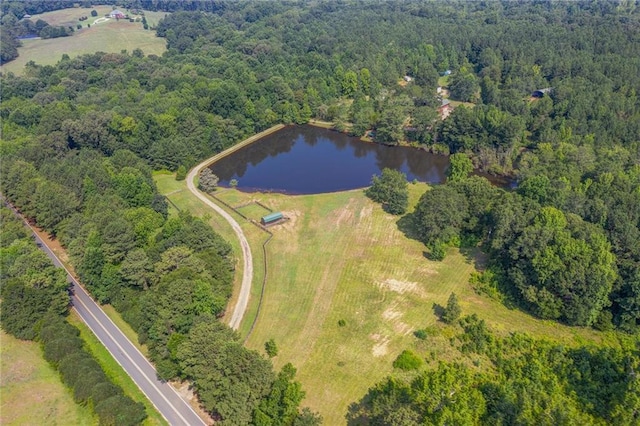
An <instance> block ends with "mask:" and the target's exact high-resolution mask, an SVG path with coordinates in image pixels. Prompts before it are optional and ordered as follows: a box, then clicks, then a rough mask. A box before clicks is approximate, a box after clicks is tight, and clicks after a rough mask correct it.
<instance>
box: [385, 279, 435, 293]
mask: <svg viewBox="0 0 640 426" xmlns="http://www.w3.org/2000/svg"><path fill="white" fill-rule="evenodd" d="M376 284H377V285H378V287H379V288H380V289H381V290H383V291H384V290H386V291H392V292H394V293H398V294H405V293H413V294H416V295H418V296H421V297H424V295H425V293H424V290H422V288H421V287H420V284H418V283H414V282H410V281H400V280H396V279H394V278H388V279H386V280H384V281H382V282H378V283H376Z"/></svg>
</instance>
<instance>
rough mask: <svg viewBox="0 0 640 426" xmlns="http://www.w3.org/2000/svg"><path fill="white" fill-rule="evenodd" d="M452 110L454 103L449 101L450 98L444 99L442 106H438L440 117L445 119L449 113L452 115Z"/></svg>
mask: <svg viewBox="0 0 640 426" xmlns="http://www.w3.org/2000/svg"><path fill="white" fill-rule="evenodd" d="M452 111H453V105H451V102H449V99H443V100H442V102H441V103H440V106H439V107H438V114H439V115H440V118H441V119H442V120H444V119H445V118H447V117H448V116H449V115H451V112H452Z"/></svg>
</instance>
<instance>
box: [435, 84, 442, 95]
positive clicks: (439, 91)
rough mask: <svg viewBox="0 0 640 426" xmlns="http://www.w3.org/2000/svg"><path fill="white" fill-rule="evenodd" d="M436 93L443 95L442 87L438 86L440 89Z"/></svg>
mask: <svg viewBox="0 0 640 426" xmlns="http://www.w3.org/2000/svg"><path fill="white" fill-rule="evenodd" d="M436 93H437V94H438V95H439V94H441V93H442V87H440V86H438V87H437V88H436Z"/></svg>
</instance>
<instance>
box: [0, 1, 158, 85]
mask: <svg viewBox="0 0 640 426" xmlns="http://www.w3.org/2000/svg"><path fill="white" fill-rule="evenodd" d="M93 9H95V10H96V11H97V12H98V16H96V17H92V16H91V10H93ZM111 10H112V8H111V7H110V6H95V7H93V8H72V9H62V10H56V11H53V12H47V13H43V14H40V15H34V16H32V17H31V20H32V21H33V22H36V21H37V20H38V19H42V20H44V21H46V22H48V23H49V24H50V25H56V26H60V25H62V26H65V27H68V26H71V27H73V29H74V30H75V33H74V34H73V35H71V36H69V37H60V38H53V39H47V40H43V39H29V40H22V47H19V48H18V53H19V55H20V56H18V58H16V59H15V60H13V61H11V62H9V63H7V64H4V65H2V67H0V71H2V72H3V73H6V72H13V73H14V74H16V75H21V74H22V73H23V72H24V66H25V65H26V63H27V62H29V61H34V62H35V63H37V64H40V65H54V64H56V63H57V62H58V61H59V60H60V58H61V57H62V55H63V54H65V53H66V54H67V55H69V56H70V57H75V56H78V55H82V54H86V53H95V52H107V53H120V52H121V51H122V50H126V51H128V52H129V53H131V52H132V51H133V50H134V49H136V48H140V49H142V51H143V52H144V53H145V55H149V54H155V55H162V53H164V51H165V50H166V40H165V39H164V38H159V37H156V33H155V31H152V30H145V29H144V28H143V27H142V23H140V22H129V21H128V20H124V19H121V20H119V21H116V20H115V19H109V20H106V21H105V20H104V15H105V14H108V13H109V12H111ZM121 10H122V9H121ZM125 11H126V10H123V12H125ZM147 15H148V16H147V21H148V22H149V24H150V25H157V22H158V21H159V19H160V18H162V17H164V15H165V14H164V13H161V12H147ZM81 16H86V17H87V18H88V19H87V20H86V21H82V22H81V21H79V20H78V19H79V18H80V17H81ZM96 20H99V21H98V23H96V22H95V21H96ZM77 24H82V29H81V30H78V29H76V25H77ZM87 25H91V28H88V27H87Z"/></svg>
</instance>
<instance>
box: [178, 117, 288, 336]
mask: <svg viewBox="0 0 640 426" xmlns="http://www.w3.org/2000/svg"><path fill="white" fill-rule="evenodd" d="M283 127H284V125H283V124H277V125H275V126H273V127H271V128H269V129H267V130H265V131H262V132H260V133H258V134H255V135H253V136H251V137H250V138H248V139H245V140H244V141H242V142H240V143H239V144H236V145H234V146H232V147H231V148H229V149H227V150H226V151H223V152H221V153H220V154H217V155H215V156H213V157H211V158H209V159H207V160H205V161H203V162H202V163H200V164H198V165H197V166H195V167H194V168H193V169H191V171H190V172H189V174H188V175H187V187H188V188H189V191H191V192H192V193H193V195H195V196H196V197H198V198H199V199H200V200H201V201H202V202H203V203H205V204H206V205H207V206H209V207H211V208H212V209H213V210H215V211H216V213H218V214H219V215H220V216H222V217H223V218H224V219H225V220H226V221H227V222H229V225H231V228H233V232H235V233H236V236H237V237H238V240H239V241H240V248H241V249H242V258H243V275H242V284H241V285H240V295H239V296H238V301H237V302H236V306H235V307H234V308H233V314H232V315H231V320H230V321H229V326H230V327H231V328H233V329H234V330H237V329H238V328H239V327H240V323H241V322H242V318H243V317H244V313H245V311H246V310H247V306H248V305H249V296H250V295H251V282H252V281H253V256H252V255H251V247H249V242H248V241H247V237H246V236H245V235H244V231H243V230H242V228H241V227H240V224H238V222H237V221H236V220H235V219H234V218H233V217H232V216H231V215H230V214H229V213H227V212H226V211H225V210H224V209H223V208H222V207H220V206H219V205H217V204H216V203H214V202H213V201H211V200H210V199H208V198H207V197H206V196H205V195H204V194H203V193H202V192H201V191H200V190H198V188H197V187H196V184H195V183H194V181H195V178H196V176H198V175H199V174H200V171H201V170H202V169H204V168H205V167H208V166H210V165H211V164H213V163H215V162H216V161H218V160H219V159H221V158H224V157H226V156H227V155H229V154H231V153H232V152H235V151H237V150H239V149H240V148H242V147H245V146H247V145H249V144H252V143H253V142H255V141H257V140H258V139H260V138H263V137H265V136H267V135H269V134H271V133H273V132H276V131H278V130H280V129H282V128H283Z"/></svg>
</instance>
